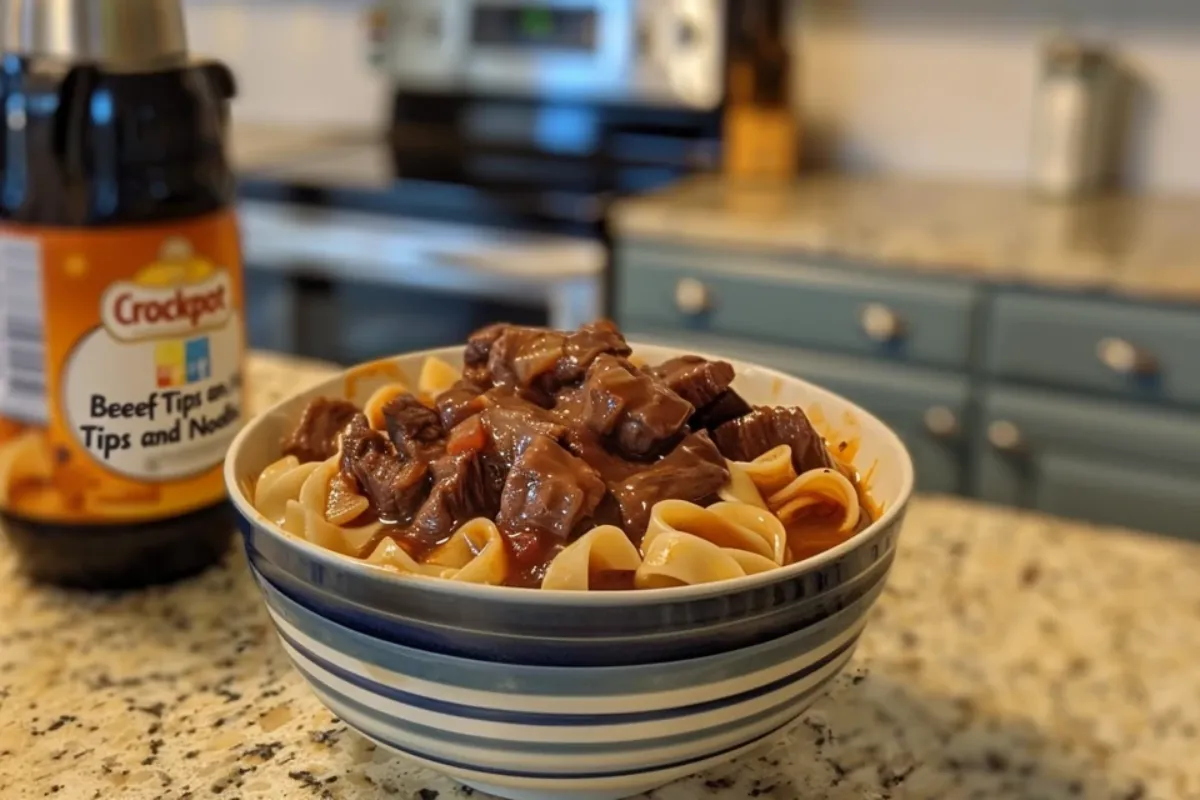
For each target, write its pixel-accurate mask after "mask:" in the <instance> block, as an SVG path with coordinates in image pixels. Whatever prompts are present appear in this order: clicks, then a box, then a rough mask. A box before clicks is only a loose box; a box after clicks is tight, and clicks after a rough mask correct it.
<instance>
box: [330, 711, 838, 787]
mask: <svg viewBox="0 0 1200 800" xmlns="http://www.w3.org/2000/svg"><path fill="white" fill-rule="evenodd" d="M316 691H317V694H318V695H320V694H321V693H322V691H323V690H322V689H317V690H316ZM820 695H821V693H820V692H819V691H817V692H814V693H813V694H812V695H811V696H806V699H805V700H804V701H803V702H799V703H798V704H797V706H796V708H795V713H794V714H792V715H790V716H789V717H788V718H787V719H785V720H784V721H783V722H782V723H781V724H779V725H776V726H774V727H773V728H771V729H770V730H768V731H766V732H765V733H759V734H755V735H753V736H750V737H748V738H747V739H745V740H742V741H739V742H737V743H736V744H732V745H728V746H725V747H721V748H718V749H715V750H712V751H708V752H704V753H701V754H699V755H695V756H691V757H689V758H686V759H681V760H677V761H673V762H670V763H667V764H656V765H654V766H651V767H634V768H628V769H621V770H607V771H593V772H570V773H553V772H534V771H529V770H516V769H500V768H495V767H484V766H481V765H476V764H470V763H467V762H464V761H460V760H455V759H450V758H445V757H444V756H440V755H436V754H433V753H430V752H427V751H424V750H419V749H416V748H413V747H410V746H406V745H403V744H401V743H399V742H396V741H395V740H393V739H391V738H390V737H387V736H386V735H384V734H381V733H380V732H379V731H378V730H368V729H366V728H365V727H360V726H353V727H354V728H355V730H357V731H358V732H359V733H361V734H362V735H363V736H366V737H367V738H368V739H372V740H374V741H376V742H378V743H379V744H381V745H383V746H385V747H388V748H390V749H392V750H395V751H396V752H398V753H402V754H404V755H406V756H409V757H410V758H415V759H419V760H423V761H426V762H428V763H430V764H433V765H435V766H436V767H439V768H442V769H444V770H445V771H447V772H449V773H451V774H454V775H461V774H462V773H464V772H466V773H475V774H477V775H480V776H483V777H485V778H486V777H499V778H520V779H525V780H540V781H547V782H551V783H553V784H554V788H555V789H558V790H564V787H563V784H564V783H576V782H581V781H596V780H604V779H611V778H624V777H629V776H633V775H643V774H651V773H656V772H664V771H667V770H673V769H679V768H681V767H687V766H689V765H692V764H699V763H701V762H704V761H707V760H709V759H713V758H717V757H719V756H722V755H725V754H727V753H733V752H735V751H738V750H741V749H743V748H749V747H750V746H752V745H754V744H756V743H758V742H762V741H765V740H767V739H769V738H771V737H773V736H775V735H777V734H778V733H780V732H781V731H783V730H785V729H787V728H788V727H789V726H790V725H791V724H792V723H793V722H794V721H795V720H796V718H797V717H799V716H800V715H801V714H803V713H804V712H805V711H806V710H807V709H808V708H809V707H810V706H811V705H812V703H813V702H815V701H816V700H817V699H819V697H820ZM321 699H322V701H323V702H325V703H326V705H328V706H329V707H330V708H331V709H335V710H336V708H337V705H336V703H334V702H332V700H333V698H331V697H322V698H321ZM348 717H351V718H352V717H353V715H352V714H351V715H348ZM346 721H347V722H349V719H347V720H346ZM565 791H568V792H569V791H574V789H565Z"/></svg>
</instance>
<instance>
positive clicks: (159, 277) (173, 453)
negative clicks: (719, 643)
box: [0, 212, 244, 523]
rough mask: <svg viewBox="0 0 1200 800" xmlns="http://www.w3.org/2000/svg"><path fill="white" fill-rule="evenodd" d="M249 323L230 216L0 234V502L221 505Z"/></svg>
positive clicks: (17, 505) (116, 507)
mask: <svg viewBox="0 0 1200 800" xmlns="http://www.w3.org/2000/svg"><path fill="white" fill-rule="evenodd" d="M243 330H244V328H243V317H242V268H241V255H240V248H239V242H238V234H237V224H236V221H235V218H234V216H233V214H232V213H231V212H222V213H219V214H214V215H211V216H206V217H203V218H199V219H195V220H190V221H185V222H179V221H175V222H171V223H169V224H161V225H149V226H140V227H137V228H120V229H108V228H104V229H71V230H63V229H29V228H8V229H0V510H4V511H7V512H9V513H12V514H14V515H17V516H20V517H23V518H25V519H30V520H34V521H41V522H56V523H112V522H122V521H128V522H133V521H142V520H150V519H162V518H166V517H170V516H174V515H177V514H180V513H183V512H186V511H190V510H193V509H197V508H200V507H203V506H206V505H210V504H211V503H213V502H215V501H217V500H219V499H220V498H221V497H222V496H223V495H224V493H225V488H224V484H223V481H222V474H221V464H222V461H223V460H224V457H225V451H226V450H227V449H228V447H229V444H230V442H231V440H232V439H233V437H234V435H235V434H236V433H237V431H238V428H239V427H240V423H241V420H242V414H243V403H242V397H243V392H242V357H243V349H244V345H243Z"/></svg>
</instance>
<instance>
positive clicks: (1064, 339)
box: [987, 292, 1200, 405]
mask: <svg viewBox="0 0 1200 800" xmlns="http://www.w3.org/2000/svg"><path fill="white" fill-rule="evenodd" d="M992 312H993V319H992V325H991V334H990V337H989V341H988V344H987V353H988V355H987V363H988V370H989V372H990V373H991V374H993V375H996V376H1000V377H1005V378H1012V379H1016V380H1021V381H1029V382H1033V383H1042V384H1046V385H1050V386H1061V387H1064V388H1074V389H1083V390H1087V391H1091V392H1097V391H1099V392H1104V393H1107V394H1112V395H1117V396H1122V397H1127V398H1130V399H1138V400H1154V401H1165V402H1170V403H1179V404H1191V405H1200V310H1197V311H1188V310H1183V309H1167V308H1153V307H1149V306H1138V305H1132V304H1125V303H1118V302H1111V301H1105V300H1092V299H1082V298H1069V297H1051V296H1038V295H1029V294H1021V293H1016V292H1013V293H1008V292H1006V293H1001V294H999V295H997V296H996V299H995V304H994V306H993V309H992Z"/></svg>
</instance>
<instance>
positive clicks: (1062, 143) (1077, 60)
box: [1030, 39, 1119, 198]
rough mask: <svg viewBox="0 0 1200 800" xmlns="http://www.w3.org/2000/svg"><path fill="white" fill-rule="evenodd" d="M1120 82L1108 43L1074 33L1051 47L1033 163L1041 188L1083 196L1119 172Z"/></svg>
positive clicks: (1037, 187) (1034, 182) (1035, 183)
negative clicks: (1116, 161)
mask: <svg viewBox="0 0 1200 800" xmlns="http://www.w3.org/2000/svg"><path fill="white" fill-rule="evenodd" d="M1118 87H1119V71H1118V69H1117V67H1116V63H1115V61H1114V58H1113V56H1112V54H1111V53H1110V52H1109V51H1108V50H1106V49H1105V48H1103V47H1099V46H1094V45H1088V44H1085V43H1083V42H1079V41H1076V40H1072V39H1055V40H1054V41H1052V42H1051V43H1050V44H1049V45H1048V46H1047V47H1046V50H1045V52H1044V54H1043V61H1042V73H1041V80H1040V83H1039V85H1038V88H1037V93H1036V97H1035V108H1034V131H1033V141H1032V153H1031V163H1030V183H1031V185H1032V186H1033V188H1034V189H1035V190H1036V191H1037V192H1038V193H1040V194H1043V195H1046V196H1049V197H1056V198H1070V197H1079V196H1082V195H1086V194H1089V193H1092V192H1095V191H1097V190H1098V189H1101V188H1103V187H1104V186H1105V185H1106V183H1108V182H1109V181H1110V180H1111V179H1112V178H1113V176H1114V168H1113V155H1114V147H1113V144H1114V136H1115V133H1116V129H1117V124H1116V123H1117V120H1116V114H1117V105H1118V104H1117V97H1118Z"/></svg>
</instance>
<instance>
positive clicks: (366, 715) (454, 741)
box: [296, 662, 840, 769]
mask: <svg viewBox="0 0 1200 800" xmlns="http://www.w3.org/2000/svg"><path fill="white" fill-rule="evenodd" d="M296 667H297V669H298V670H299V671H300V672H301V674H303V675H304V677H305V678H306V679H307V680H308V682H309V683H310V684H312V686H313V690H314V691H315V692H316V693H317V694H319V695H320V696H321V698H322V700H323V701H324V702H325V704H326V705H327V706H329V708H330V709H332V710H333V711H334V712H335V713H337V714H338V716H339V717H341V718H342V720H343V721H346V722H350V721H351V719H355V720H370V721H371V723H372V730H375V729H378V728H379V727H380V726H383V727H387V728H392V729H395V730H399V731H402V732H403V733H405V734H408V735H409V736H413V737H418V738H421V739H425V740H428V741H430V742H435V743H436V745H437V747H438V748H442V749H444V750H446V751H454V750H459V751H460V752H461V749H462V748H478V749H483V750H494V751H496V752H497V754H498V757H500V758H509V757H511V758H512V759H513V760H518V759H519V757H520V756H521V755H537V756H562V757H564V758H566V757H570V759H571V760H572V761H573V762H574V763H576V764H578V759H579V758H580V757H581V756H592V755H611V754H621V753H626V752H629V751H630V750H636V751H638V752H647V751H652V750H655V749H657V748H661V747H672V746H676V745H682V744H687V743H688V742H695V741H702V740H704V739H709V738H713V737H716V736H720V735H723V734H727V733H731V732H734V731H736V730H739V729H741V728H745V727H749V726H751V725H754V724H756V723H760V722H763V721H765V720H769V719H770V718H771V717H773V716H776V715H778V714H779V713H780V712H782V711H784V710H785V709H787V708H791V707H794V706H796V705H801V706H805V707H807V706H808V705H810V704H811V703H812V702H813V701H815V700H816V699H817V698H819V697H820V695H821V694H822V693H823V692H824V691H825V690H826V689H827V688H828V687H829V684H830V682H832V681H833V680H834V678H836V677H837V675H838V673H839V672H840V670H835V671H833V672H830V673H829V674H827V675H825V676H823V677H822V678H821V679H820V680H819V681H817V683H815V684H814V685H813V686H811V687H809V688H808V689H806V690H804V692H802V693H801V694H799V695H796V696H794V697H788V698H786V699H784V700H782V701H780V702H778V703H775V704H773V705H771V706H769V707H768V708H765V709H762V710H761V711H757V712H755V713H753V714H749V715H747V716H745V717H740V718H738V719H734V720H730V721H729V722H725V723H722V724H720V725H712V726H707V727H701V728H697V729H695V730H692V729H687V730H685V732H683V733H677V734H672V735H670V736H656V737H652V738H641V739H637V740H636V741H633V742H629V741H610V742H572V743H563V742H560V741H546V740H538V741H528V742H522V741H517V740H513V739H496V738H492V737H487V736H473V735H471V734H465V733H459V732H455V731H449V730H445V729H443V728H435V727H432V726H429V725H422V724H420V723H417V722H413V721H411V720H408V719H402V718H400V717H396V716H392V715H385V714H381V713H380V711H379V709H378V708H373V707H371V706H368V705H366V704H364V703H362V702H360V701H359V700H356V699H354V698H352V697H349V696H348V695H346V694H345V693H343V692H340V691H338V690H337V689H335V688H334V687H332V686H330V685H329V684H328V683H327V682H325V681H323V680H322V679H321V676H320V675H319V674H318V673H316V672H314V671H313V670H312V669H311V667H309V666H308V665H306V664H303V663H300V662H296ZM347 711H350V712H352V713H346V712H347ZM367 733H368V734H369V733H370V731H367ZM647 768H650V767H647ZM653 768H655V769H658V768H660V767H658V766H654V767H653Z"/></svg>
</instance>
